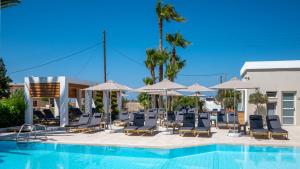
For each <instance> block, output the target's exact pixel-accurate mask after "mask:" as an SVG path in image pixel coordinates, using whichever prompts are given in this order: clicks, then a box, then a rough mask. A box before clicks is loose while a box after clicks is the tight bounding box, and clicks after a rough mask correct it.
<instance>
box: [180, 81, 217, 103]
mask: <svg viewBox="0 0 300 169" xmlns="http://www.w3.org/2000/svg"><path fill="white" fill-rule="evenodd" d="M180 91H184V92H195V93H194V95H195V96H196V97H197V98H198V96H201V95H200V93H201V92H212V91H214V90H213V89H210V88H207V87H205V86H202V85H199V84H198V83H195V84H193V85H191V86H188V87H187V88H186V89H181V90H180ZM196 108H198V100H197V102H196Z"/></svg>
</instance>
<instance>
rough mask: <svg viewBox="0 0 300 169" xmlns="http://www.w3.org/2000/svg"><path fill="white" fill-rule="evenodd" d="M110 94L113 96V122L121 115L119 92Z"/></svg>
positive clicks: (111, 107)
mask: <svg viewBox="0 0 300 169" xmlns="http://www.w3.org/2000/svg"><path fill="white" fill-rule="evenodd" d="M110 94H111V101H110V109H111V118H112V120H115V119H116V117H117V115H118V113H119V109H118V96H117V92H114V91H112V92H111V93H110Z"/></svg>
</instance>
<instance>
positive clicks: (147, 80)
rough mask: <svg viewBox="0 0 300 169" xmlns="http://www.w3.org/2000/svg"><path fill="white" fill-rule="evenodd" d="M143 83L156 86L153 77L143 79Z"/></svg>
mask: <svg viewBox="0 0 300 169" xmlns="http://www.w3.org/2000/svg"><path fill="white" fill-rule="evenodd" d="M143 82H144V84H145V85H152V84H154V83H153V79H152V78H151V77H145V78H144V79H143Z"/></svg>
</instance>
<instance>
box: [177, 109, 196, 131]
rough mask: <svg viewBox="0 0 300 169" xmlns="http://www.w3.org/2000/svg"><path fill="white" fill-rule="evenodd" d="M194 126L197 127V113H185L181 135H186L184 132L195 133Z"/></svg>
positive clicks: (180, 129)
mask: <svg viewBox="0 0 300 169" xmlns="http://www.w3.org/2000/svg"><path fill="white" fill-rule="evenodd" d="M194 128H195V114H193V113H185V114H184V115H183V124H182V127H180V128H179V135H180V136H184V134H186V133H193V130H194Z"/></svg>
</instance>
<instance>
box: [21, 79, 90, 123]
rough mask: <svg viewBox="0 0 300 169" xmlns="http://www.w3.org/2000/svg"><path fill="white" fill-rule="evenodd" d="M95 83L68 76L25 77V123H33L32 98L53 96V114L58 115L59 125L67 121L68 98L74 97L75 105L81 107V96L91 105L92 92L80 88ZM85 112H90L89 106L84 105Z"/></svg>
mask: <svg viewBox="0 0 300 169" xmlns="http://www.w3.org/2000/svg"><path fill="white" fill-rule="evenodd" d="M92 85H95V83H93V82H89V81H82V80H77V79H72V78H68V77H65V76H57V77H53V76H49V77H25V79H24V91H25V100H26V102H27V108H26V111H25V123H29V124H32V123H33V98H43V97H48V98H54V115H55V116H59V118H60V120H59V121H60V126H62V127H63V126H65V125H67V124H68V123H69V110H68V108H69V107H68V106H69V99H70V98H74V99H76V105H77V106H78V107H81V104H82V102H81V98H86V99H85V103H84V104H85V105H92V99H90V98H92V97H91V96H92V92H91V91H82V89H84V88H87V87H89V86H92ZM85 113H91V108H90V106H85Z"/></svg>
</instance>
